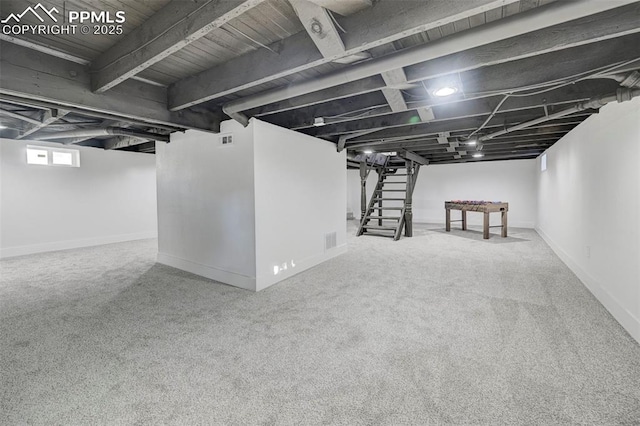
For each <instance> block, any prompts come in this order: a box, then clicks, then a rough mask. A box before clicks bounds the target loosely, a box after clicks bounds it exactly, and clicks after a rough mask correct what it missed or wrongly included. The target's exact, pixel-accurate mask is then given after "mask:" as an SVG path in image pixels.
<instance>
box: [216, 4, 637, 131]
mask: <svg viewBox="0 0 640 426" xmlns="http://www.w3.org/2000/svg"><path fill="white" fill-rule="evenodd" d="M636 1H637V0H611V1H601V0H582V1H576V2H573V1H572V2H556V3H553V4H550V5H548V6H546V7H544V8H540V9H541V10H536V9H533V10H531V11H529V12H526V13H522V14H518V15H514V16H512V17H510V18H505V19H502V20H500V21H497V22H496V23H493V24H485V25H482V26H480V27H477V28H476V29H473V30H468V31H464V32H461V33H457V34H454V35H451V36H448V37H446V38H442V39H439V40H437V41H433V42H431V43H427V44H425V45H422V46H416V47H414V48H411V49H406V50H403V51H401V52H398V53H394V54H391V55H387V56H383V57H381V58H378V59H375V60H371V61H366V62H363V63H360V64H357V65H354V66H351V67H349V68H348V69H346V70H342V71H340V72H336V73H331V74H327V75H325V76H322V77H319V78H316V79H313V80H309V81H303V82H300V83H297V84H292V85H289V86H287V87H285V88H280V89H274V90H269V91H266V92H262V93H258V94H256V95H253V96H247V97H245V98H241V99H237V100H234V101H231V102H228V103H227V104H225V105H224V106H223V111H224V112H225V113H226V114H227V115H228V116H230V117H232V118H234V119H236V120H238V121H239V122H241V123H243V125H245V126H246V124H245V123H247V122H248V121H247V119H246V116H244V115H243V114H239V113H240V112H241V111H246V110H249V109H251V108H256V107H259V106H262V105H267V104H270V103H273V102H279V101H282V100H285V99H289V98H293V97H296V96H301V95H305V94H307V93H311V92H315V91H318V90H324V89H328V88H330V87H334V86H338V85H341V84H345V83H350V82H353V81H356V80H360V79H363V78H367V77H371V76H373V75H377V74H380V73H383V72H387V71H393V70H396V69H399V68H403V67H406V66H409V65H414V64H418V63H420V62H425V61H428V60H431V59H436V58H440V57H443V56H446V55H450V54H452V53H458V52H461V51H464V50H467V49H471V48H474V47H479V46H483V45H486V44H490V43H494V42H497V41H500V40H504V39H506V38H511V37H516V36H519V35H522V34H526V33H529V32H532V31H536V30H540V29H543V28H548V27H552V26H554V25H558V24H562V23H564V22H567V21H572V20H575V19H579V18H583V17H586V16H590V15H594V14H597V13H600V12H605V11H607V10H610V9H614V8H617V7H620V6H624V5H626V4H631V3H635V2H636Z"/></svg>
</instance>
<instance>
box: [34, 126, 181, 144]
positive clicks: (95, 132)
mask: <svg viewBox="0 0 640 426" xmlns="http://www.w3.org/2000/svg"><path fill="white" fill-rule="evenodd" d="M113 135H116V136H129V137H132V138H138V139H151V140H154V141H160V142H169V135H159V134H156V133H148V132H141V131H137V130H131V129H121V128H117V127H102V128H97V129H80V130H70V131H68V132H57V133H51V134H48V135H38V136H35V137H31V139H35V140H49V139H66V138H94V137H98V136H113Z"/></svg>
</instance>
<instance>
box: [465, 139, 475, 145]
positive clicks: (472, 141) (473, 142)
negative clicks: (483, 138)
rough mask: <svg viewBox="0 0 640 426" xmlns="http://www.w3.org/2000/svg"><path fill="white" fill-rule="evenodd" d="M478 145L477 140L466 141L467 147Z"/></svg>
mask: <svg viewBox="0 0 640 426" xmlns="http://www.w3.org/2000/svg"><path fill="white" fill-rule="evenodd" d="M477 143H478V138H469V140H467V145H475V144H477Z"/></svg>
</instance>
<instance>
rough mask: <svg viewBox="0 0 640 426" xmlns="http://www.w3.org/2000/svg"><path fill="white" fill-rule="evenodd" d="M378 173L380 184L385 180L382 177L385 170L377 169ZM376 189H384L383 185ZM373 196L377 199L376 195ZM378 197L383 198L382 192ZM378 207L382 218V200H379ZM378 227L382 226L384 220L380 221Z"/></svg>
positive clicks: (377, 186)
mask: <svg viewBox="0 0 640 426" xmlns="http://www.w3.org/2000/svg"><path fill="white" fill-rule="evenodd" d="M376 172H377V173H378V182H382V179H384V178H383V177H382V173H384V169H380V168H378V169H376ZM376 189H377V190H378V189H382V183H381V184H380V185H376ZM373 196H374V197H375V196H376V194H373ZM378 197H380V198H382V191H380V192H378ZM378 207H380V208H379V209H378V216H382V215H383V213H382V200H378ZM378 226H382V219H378Z"/></svg>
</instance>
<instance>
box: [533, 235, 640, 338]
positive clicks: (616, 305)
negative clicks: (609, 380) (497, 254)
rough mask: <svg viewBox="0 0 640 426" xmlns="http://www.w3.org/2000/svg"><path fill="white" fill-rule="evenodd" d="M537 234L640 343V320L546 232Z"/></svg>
mask: <svg viewBox="0 0 640 426" xmlns="http://www.w3.org/2000/svg"><path fill="white" fill-rule="evenodd" d="M535 230H536V232H537V233H538V235H540V237H542V239H543V240H544V241H545V242H546V243H547V244H548V245H549V247H551V250H553V251H554V252H555V254H556V255H557V256H558V257H559V258H560V260H562V261H563V262H564V263H565V265H567V266H568V267H569V269H571V271H572V272H573V273H574V274H576V276H577V277H578V279H580V281H582V283H583V284H584V286H585V287H587V289H588V290H589V291H590V292H591V294H593V295H594V296H595V298H596V299H598V301H599V302H600V303H602V305H603V306H604V307H605V308H606V309H607V310H608V311H609V312H610V313H611V315H613V317H614V318H615V319H616V321H618V322H619V323H620V325H622V327H624V329H625V330H627V332H628V333H629V334H630V335H631V336H632V337H633V338H634V339H636V341H637V342H638V343H640V319H638V318H637V317H636V316H635V315H634V314H633V313H632V312H629V311H628V310H627V309H625V308H624V307H623V306H622V304H621V303H620V302H619V301H618V299H617V298H616V297H615V296H614V295H612V294H611V293H609V291H607V289H606V288H605V287H603V286H602V285H601V284H600V283H599V282H598V280H597V279H595V278H594V277H593V276H592V275H591V274H589V273H587V272H586V271H585V270H584V269H582V268H581V267H580V265H579V264H578V262H576V261H575V260H574V259H573V258H572V257H571V256H570V255H569V254H568V253H567V252H565V251H564V250H563V249H562V248H561V247H560V246H559V245H558V244H556V243H555V242H554V241H553V240H552V239H551V238H550V237H549V236H548V235H547V234H545V232H544V231H543V230H542V229H540V228H538V227H536V228H535Z"/></svg>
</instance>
